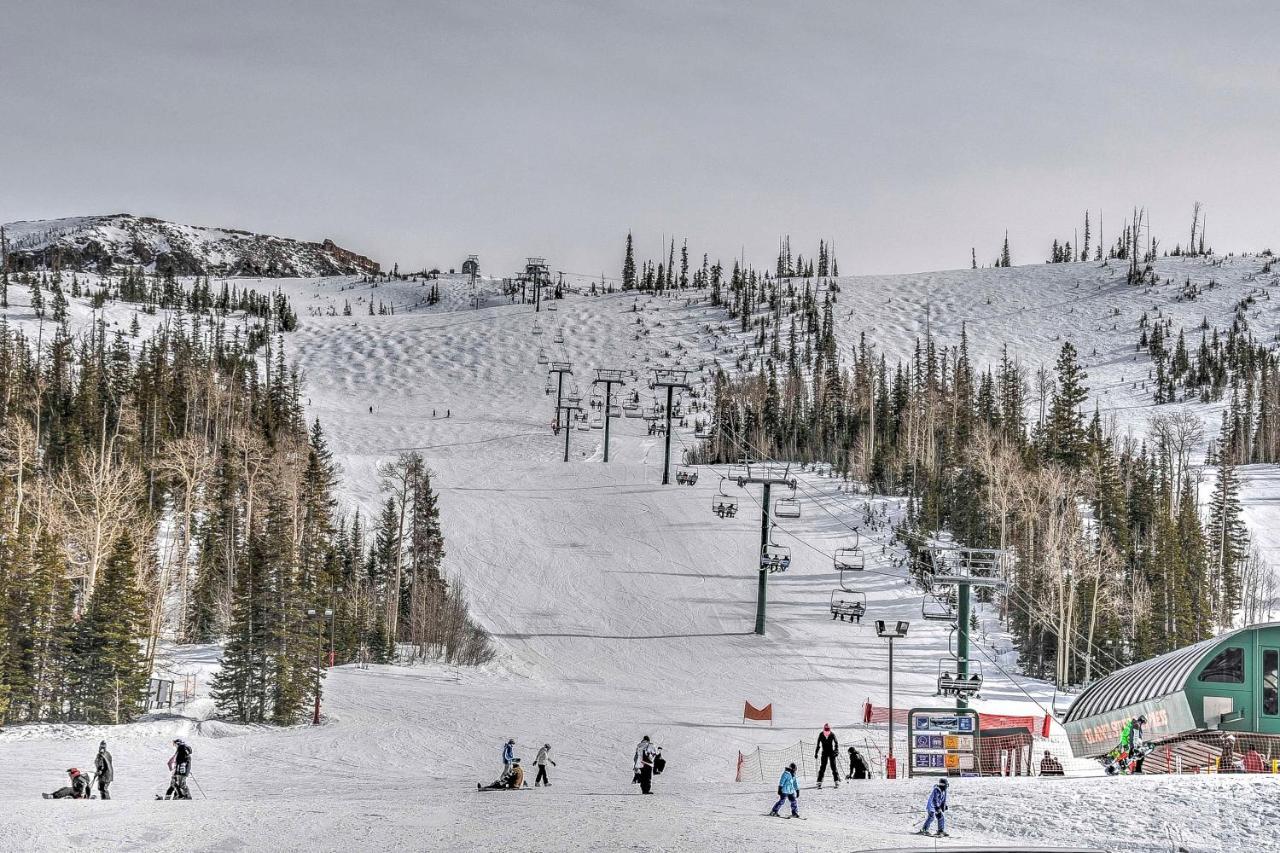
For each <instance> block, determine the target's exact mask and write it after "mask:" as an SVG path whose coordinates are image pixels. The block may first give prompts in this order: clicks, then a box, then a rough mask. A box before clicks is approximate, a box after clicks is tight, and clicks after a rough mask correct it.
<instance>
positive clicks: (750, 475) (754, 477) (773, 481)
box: [737, 465, 796, 637]
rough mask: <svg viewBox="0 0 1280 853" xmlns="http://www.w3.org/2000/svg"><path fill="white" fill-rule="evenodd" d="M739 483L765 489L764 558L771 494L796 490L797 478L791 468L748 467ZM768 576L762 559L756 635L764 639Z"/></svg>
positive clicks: (762, 506) (770, 522)
mask: <svg viewBox="0 0 1280 853" xmlns="http://www.w3.org/2000/svg"><path fill="white" fill-rule="evenodd" d="M737 481H738V486H739V487H740V488H746V487H747V486H753V485H758V486H763V487H764V494H763V495H762V498H763V500H761V502H760V555H761V557H762V558H763V557H764V556H765V554H766V553H767V552H768V550H769V530H770V528H772V527H773V520H772V519H771V518H770V517H769V508H770V507H771V506H772V504H771V503H770V500H769V498H770V495H769V492H770V490H771V489H772V488H773V487H774V486H786V487H787V488H789V489H792V490H794V489H795V487H796V478H795V477H793V476H792V475H791V468H790V466H788V467H785V468H783V469H782V470H781V471H778V470H777V469H776V468H772V467H769V466H764V465H747V466H746V467H745V469H744V470H742V471H740V472H739V473H738V476H737ZM768 575H769V571H768V568H767V567H766V566H765V564H764V560H763V559H762V560H761V565H760V580H759V583H758V584H757V586H756V633H757V634H759V635H760V636H762V637H763V636H764V614H765V604H766V599H767V597H768V595H767V594H768V584H767V578H768Z"/></svg>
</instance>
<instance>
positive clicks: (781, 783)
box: [769, 762, 800, 817]
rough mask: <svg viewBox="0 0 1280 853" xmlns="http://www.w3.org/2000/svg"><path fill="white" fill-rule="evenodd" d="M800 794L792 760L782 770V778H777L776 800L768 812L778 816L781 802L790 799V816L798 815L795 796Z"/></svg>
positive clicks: (798, 807) (797, 804)
mask: <svg viewBox="0 0 1280 853" xmlns="http://www.w3.org/2000/svg"><path fill="white" fill-rule="evenodd" d="M799 796H800V786H799V785H797V784H796V765H795V763H794V762H792V763H791V764H788V765H787V769H786V770H783V771H782V778H781V779H779V780H778V802H776V803H774V804H773V810H772V811H770V812H769V814H771V815H773V816H774V817H779V815H778V809H780V808H782V804H783V803H785V802H787V801H788V800H790V801H791V816H792V817H800V805H799V803H798V802H797V799H796V798H797V797H799Z"/></svg>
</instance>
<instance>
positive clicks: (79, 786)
mask: <svg viewBox="0 0 1280 853" xmlns="http://www.w3.org/2000/svg"><path fill="white" fill-rule="evenodd" d="M67 775H68V776H70V777H71V784H70V785H68V786H66V787H62V788H59V789H58V790H56V791H54V792H53V793H52V794H41V795H40V796H42V797H44V798H45V799H46V800H67V799H71V800H87V799H89V777H88V776H85V775H84V774H83V773H81V772H80V771H79V770H77V769H76V768H74V767H72V768H71V769H69V770H68V771H67Z"/></svg>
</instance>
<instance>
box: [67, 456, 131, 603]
mask: <svg viewBox="0 0 1280 853" xmlns="http://www.w3.org/2000/svg"><path fill="white" fill-rule="evenodd" d="M114 457H115V454H114V453H113V452H112V451H111V450H110V449H109V448H108V449H106V450H105V451H104V450H99V449H93V448H90V449H89V450H86V451H84V452H83V453H81V454H80V456H79V457H78V458H77V459H76V461H75V463H74V464H73V465H72V466H70V469H69V470H66V471H63V472H62V474H61V475H60V476H59V478H58V480H57V483H56V485H55V489H56V491H57V494H58V497H59V498H60V500H61V503H62V505H63V508H64V509H63V511H64V513H65V517H66V520H67V522H68V523H67V525H66V529H65V530H64V531H63V535H64V541H65V542H66V545H67V550H68V557H69V558H70V560H71V562H72V564H73V565H74V566H76V567H77V568H78V569H79V570H80V577H82V578H83V580H84V588H83V589H84V596H85V598H86V599H87V598H88V597H89V596H90V595H91V594H92V593H93V587H94V584H95V583H96V582H97V579H98V571H99V569H101V567H102V565H103V563H104V562H105V560H106V558H107V554H108V552H109V551H110V550H111V547H112V546H113V545H114V544H115V541H116V539H118V538H119V537H120V534H121V533H123V532H124V531H125V530H126V529H128V528H129V527H130V526H131V525H133V524H134V523H135V522H136V521H137V520H138V518H139V511H138V498H139V496H140V495H141V494H142V490H143V486H144V485H145V484H144V482H143V479H142V475H141V473H139V471H138V469H137V468H136V467H134V466H132V465H121V464H119V463H118V462H117V461H116V460H115V458H114Z"/></svg>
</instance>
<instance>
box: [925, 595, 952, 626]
mask: <svg viewBox="0 0 1280 853" xmlns="http://www.w3.org/2000/svg"><path fill="white" fill-rule="evenodd" d="M920 617H921V618H922V619H925V620H927V621H929V622H954V621H956V614H955V613H954V612H953V611H952V610H951V607H950V605H948V604H947V602H946V601H945V600H934V599H932V598H930V597H929V596H926V597H925V598H924V600H923V601H922V602H921V604H920Z"/></svg>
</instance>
